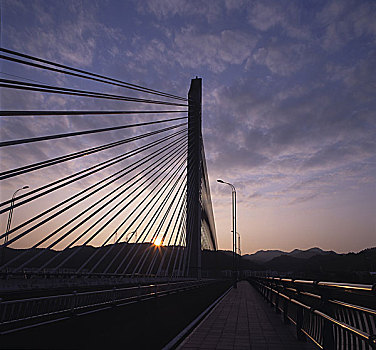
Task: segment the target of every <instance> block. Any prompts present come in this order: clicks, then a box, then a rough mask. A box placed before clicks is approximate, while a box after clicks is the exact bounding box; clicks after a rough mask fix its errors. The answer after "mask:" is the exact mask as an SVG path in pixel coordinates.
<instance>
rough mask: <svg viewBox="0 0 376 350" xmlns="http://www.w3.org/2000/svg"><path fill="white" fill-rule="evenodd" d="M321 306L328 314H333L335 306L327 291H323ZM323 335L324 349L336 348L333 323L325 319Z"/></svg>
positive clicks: (331, 349) (332, 349)
mask: <svg viewBox="0 0 376 350" xmlns="http://www.w3.org/2000/svg"><path fill="white" fill-rule="evenodd" d="M321 301H322V304H321V308H322V311H323V312H324V313H325V314H327V315H328V316H333V308H332V306H331V304H330V303H329V296H328V294H327V293H326V292H324V293H321ZM322 336H323V342H322V343H323V344H322V346H323V349H324V350H334V349H335V341H334V335H333V324H332V323H331V322H330V321H328V320H327V319H324V323H323V329H322Z"/></svg>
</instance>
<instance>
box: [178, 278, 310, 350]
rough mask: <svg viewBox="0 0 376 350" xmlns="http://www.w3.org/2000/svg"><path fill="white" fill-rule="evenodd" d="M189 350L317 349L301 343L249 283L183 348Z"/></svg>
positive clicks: (218, 308)
mask: <svg viewBox="0 0 376 350" xmlns="http://www.w3.org/2000/svg"><path fill="white" fill-rule="evenodd" d="M182 349H184V350H188V349H192V350H193V349H257V350H266V349H267V350H272V349H273V350H284V349H288V350H295V349H296V350H303V349H315V348H314V346H313V345H312V344H310V343H304V342H300V341H298V340H297V339H296V337H295V336H294V334H293V329H292V327H291V326H286V325H284V324H283V323H282V321H281V319H280V317H279V316H278V315H277V314H276V313H275V312H274V311H273V309H272V308H271V307H270V306H269V305H268V304H267V303H266V302H265V301H264V300H263V299H262V297H261V296H260V295H259V294H258V293H257V291H256V290H255V289H254V288H253V287H252V286H251V285H250V284H249V283H248V282H246V281H242V282H240V283H238V288H237V289H232V290H231V291H230V292H229V294H227V295H226V296H225V298H224V299H223V300H222V301H221V302H220V303H219V304H218V305H217V306H216V307H215V308H214V310H213V311H212V312H211V313H210V314H209V315H208V316H207V317H206V318H205V319H204V320H203V321H202V322H201V323H200V324H199V325H198V327H197V328H196V329H195V330H194V331H193V333H191V335H190V336H189V337H188V338H187V339H186V340H185V341H184V342H183V343H182V344H181V345H180V347H179V350H182Z"/></svg>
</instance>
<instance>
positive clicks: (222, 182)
mask: <svg viewBox="0 0 376 350" xmlns="http://www.w3.org/2000/svg"><path fill="white" fill-rule="evenodd" d="M217 182H219V183H221V184H224V183H225V182H224V181H223V180H217Z"/></svg>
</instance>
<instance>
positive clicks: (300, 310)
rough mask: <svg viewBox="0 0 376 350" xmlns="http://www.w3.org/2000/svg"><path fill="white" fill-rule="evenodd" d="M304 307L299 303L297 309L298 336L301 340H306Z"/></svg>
mask: <svg viewBox="0 0 376 350" xmlns="http://www.w3.org/2000/svg"><path fill="white" fill-rule="evenodd" d="M303 312H304V311H303V307H302V306H300V305H297V310H296V337H297V338H298V339H299V340H300V341H306V337H305V334H304V333H303V331H302V329H303V320H304V314H303Z"/></svg>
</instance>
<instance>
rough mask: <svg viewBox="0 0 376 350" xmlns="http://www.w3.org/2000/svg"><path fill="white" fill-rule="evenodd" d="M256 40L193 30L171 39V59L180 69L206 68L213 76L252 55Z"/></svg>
mask: <svg viewBox="0 0 376 350" xmlns="http://www.w3.org/2000/svg"><path fill="white" fill-rule="evenodd" d="M256 42H257V39H256V37H255V36H254V35H252V34H247V33H243V32H239V31H234V30H223V31H221V32H220V33H218V34H199V33H197V32H196V31H195V30H194V29H193V28H186V29H183V30H182V31H181V32H180V33H177V34H176V36H175V40H174V44H175V49H176V52H175V55H174V56H175V58H176V60H177V62H179V63H180V65H181V66H182V67H189V68H195V67H203V66H206V67H208V68H209V69H210V70H211V71H213V72H215V73H220V72H223V71H224V70H225V69H226V68H227V67H228V66H229V65H232V64H236V65H240V64H242V63H243V62H244V61H245V60H246V59H247V58H248V57H249V56H250V55H251V53H252V50H253V48H254V47H255V45H256Z"/></svg>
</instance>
